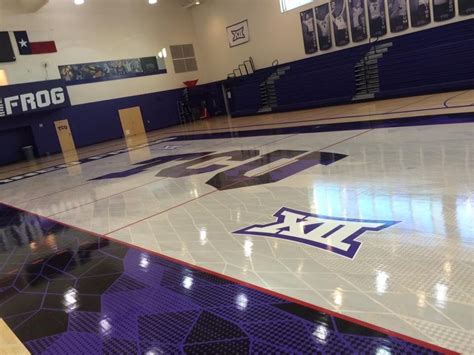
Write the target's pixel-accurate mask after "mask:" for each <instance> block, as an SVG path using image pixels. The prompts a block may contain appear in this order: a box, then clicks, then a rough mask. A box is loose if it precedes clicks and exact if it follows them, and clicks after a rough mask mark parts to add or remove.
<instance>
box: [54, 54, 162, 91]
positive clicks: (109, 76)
mask: <svg viewBox="0 0 474 355" xmlns="http://www.w3.org/2000/svg"><path fill="white" fill-rule="evenodd" d="M58 68H59V73H60V74H61V78H62V79H63V80H64V81H65V82H66V83H67V84H68V85H74V84H85V83H91V82H95V81H106V80H118V79H126V78H133V77H138V76H145V75H157V74H165V73H166V65H165V61H164V59H163V58H158V57H143V58H132V59H121V60H110V61H105V62H95V63H83V64H68V65H60V66H59V67H58Z"/></svg>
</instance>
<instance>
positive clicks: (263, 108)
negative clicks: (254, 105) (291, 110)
mask: <svg viewBox="0 0 474 355" xmlns="http://www.w3.org/2000/svg"><path fill="white" fill-rule="evenodd" d="M258 112H260V113H263V112H272V108H271V107H270V106H264V107H262V108H261V109H260V110H258Z"/></svg>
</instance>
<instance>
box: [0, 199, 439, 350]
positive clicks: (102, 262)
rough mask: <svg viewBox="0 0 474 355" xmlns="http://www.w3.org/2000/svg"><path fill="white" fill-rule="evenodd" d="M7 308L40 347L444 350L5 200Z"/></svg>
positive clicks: (1, 258)
mask: <svg viewBox="0 0 474 355" xmlns="http://www.w3.org/2000/svg"><path fill="white" fill-rule="evenodd" d="M0 230H1V238H0V267H1V269H0V272H1V276H0V318H3V319H4V320H5V322H6V323H7V324H8V325H9V326H10V327H11V328H12V329H13V331H14V333H15V334H16V335H17V337H18V338H19V339H20V340H21V341H22V342H23V343H24V344H25V345H26V346H27V348H28V349H29V350H30V351H31V352H32V353H34V354H41V353H44V354H66V353H67V354H74V353H78V354H79V353H80V354H94V353H108V354H134V353H140V354H150V355H151V354H168V353H169V354H180V353H189V354H247V353H255V354H295V353H299V354H317V353H321V354H326V353H327V354H353V353H363V354H435V353H439V352H437V351H443V349H437V348H436V347H434V346H431V345H429V344H423V343H422V342H416V343H417V344H415V342H410V341H408V340H403V339H401V338H398V337H394V336H391V335H389V334H386V333H384V332H382V331H377V330H374V329H371V328H368V327H365V326H363V325H360V324H357V323H355V322H352V321H349V320H347V319H343V318H344V317H337V316H333V315H330V314H327V313H324V312H321V311H317V310H315V309H312V308H309V307H306V306H304V305H301V304H298V303H294V302H290V301H288V300H285V299H283V298H280V297H277V296H275V295H272V294H270V293H266V292H262V291H259V290H257V289H253V288H249V287H246V286H244V285H241V284H238V283H236V282H234V281H232V280H228V279H226V278H221V277H218V276H216V275H213V274H211V273H206V272H204V271H201V270H198V269H194V268H191V267H187V266H183V265H181V264H178V263H175V262H173V261H170V260H168V259H166V258H164V257H160V256H158V255H154V254H151V253H146V252H144V251H141V250H138V249H135V248H131V247H128V246H125V245H122V244H119V243H116V242H113V241H110V240H108V239H105V238H102V237H100V236H96V235H92V234H88V233H86V232H83V231H79V230H76V229H74V228H72V227H68V226H64V225H62V224H58V223H56V222H54V221H51V220H48V219H44V218H42V217H38V216H36V215H33V214H29V213H26V212H23V211H19V210H16V209H14V208H12V207H9V206H6V205H3V204H0Z"/></svg>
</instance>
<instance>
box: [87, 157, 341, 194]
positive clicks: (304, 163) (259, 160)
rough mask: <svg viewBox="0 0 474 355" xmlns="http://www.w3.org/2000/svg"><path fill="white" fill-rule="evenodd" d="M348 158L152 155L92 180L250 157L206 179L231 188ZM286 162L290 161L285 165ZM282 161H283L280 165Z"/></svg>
mask: <svg viewBox="0 0 474 355" xmlns="http://www.w3.org/2000/svg"><path fill="white" fill-rule="evenodd" d="M345 157H346V155H344V154H338V153H330V152H318V151H315V152H308V151H306V150H275V151H273V152H271V153H266V154H263V155H260V151H259V150H256V149H252V150H233V151H230V152H224V153H216V152H200V153H185V154H178V155H169V156H162V157H156V158H152V159H149V160H146V161H143V162H140V163H138V164H136V165H137V166H136V167H134V168H132V169H129V170H125V171H122V172H117V173H111V174H107V175H103V176H100V177H97V178H94V179H92V180H100V179H115V178H123V177H128V176H132V175H135V174H139V173H141V172H143V171H146V170H148V169H150V168H153V167H156V166H159V165H161V164H165V163H168V162H171V161H177V162H180V164H177V165H174V166H171V167H168V168H165V169H162V170H160V171H159V172H158V173H157V174H156V176H161V177H170V178H179V177H184V176H192V175H198V174H204V173H210V172H213V171H217V170H221V169H223V168H226V167H229V165H234V164H233V162H245V161H247V160H248V161H247V162H245V163H243V164H241V165H237V166H234V167H229V168H228V169H226V170H223V171H221V172H219V173H217V174H216V175H214V176H213V177H212V178H211V179H209V180H208V181H207V182H206V184H208V185H211V186H213V187H215V188H216V189H218V190H230V189H236V188H240V187H248V186H255V185H261V184H268V183H272V182H277V181H280V180H283V179H285V178H287V177H289V176H292V175H295V174H298V173H299V172H301V171H303V170H306V169H308V168H310V167H313V166H316V165H319V164H322V165H330V164H332V163H334V162H336V161H338V160H340V159H343V158H345ZM285 161H289V162H288V163H287V164H284V162H285ZM279 162H280V163H281V164H278V163H279ZM206 163H208V164H206ZM265 166H268V169H266V170H265V169H263V168H264V167H265ZM255 169H260V170H262V169H263V170H264V172H263V173H261V174H258V175H254V176H247V175H246V173H248V172H250V171H252V170H255Z"/></svg>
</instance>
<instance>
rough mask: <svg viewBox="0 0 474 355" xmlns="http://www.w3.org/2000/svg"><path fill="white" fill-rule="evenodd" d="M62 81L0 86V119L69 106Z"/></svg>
mask: <svg viewBox="0 0 474 355" xmlns="http://www.w3.org/2000/svg"><path fill="white" fill-rule="evenodd" d="M70 105H71V104H70V102H69V97H68V94H67V90H66V87H65V86H64V81H63V80H47V81H37V82H32V83H26V84H16V85H7V86H0V118H1V119H3V118H7V117H14V116H19V115H22V114H25V113H31V112H37V111H48V110H54V109H58V108H62V107H67V106H70Z"/></svg>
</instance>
